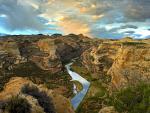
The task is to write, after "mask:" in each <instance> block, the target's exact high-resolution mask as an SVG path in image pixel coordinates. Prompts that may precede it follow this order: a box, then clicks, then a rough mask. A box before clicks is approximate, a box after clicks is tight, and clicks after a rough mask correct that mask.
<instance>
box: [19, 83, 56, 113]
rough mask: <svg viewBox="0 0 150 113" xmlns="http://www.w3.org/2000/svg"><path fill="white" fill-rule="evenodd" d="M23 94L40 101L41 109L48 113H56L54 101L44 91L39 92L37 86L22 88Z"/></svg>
mask: <svg viewBox="0 0 150 113" xmlns="http://www.w3.org/2000/svg"><path fill="white" fill-rule="evenodd" d="M22 92H23V93H25V94H28V95H31V96H33V97H34V98H36V99H37V100H38V103H39V105H40V106H41V107H43V108H44V112H46V113H55V108H54V105H53V103H52V99H51V98H50V97H49V96H48V95H47V94H46V92H44V91H39V89H38V88H37V87H36V86H30V85H25V86H24V87H23V88H22Z"/></svg>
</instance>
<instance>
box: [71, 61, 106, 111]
mask: <svg viewBox="0 0 150 113" xmlns="http://www.w3.org/2000/svg"><path fill="white" fill-rule="evenodd" d="M71 67H72V70H73V71H75V72H77V73H78V74H80V75H81V76H82V77H84V78H85V79H87V80H88V81H89V82H90V83H91V86H90V88H89V91H88V93H87V95H86V96H85V98H84V100H83V101H82V102H81V104H80V106H79V107H78V109H77V110H76V113H98V112H99V110H100V109H101V107H102V105H101V104H102V102H103V99H102V98H101V97H103V96H104V95H105V93H106V90H105V88H104V87H103V86H102V84H101V81H99V80H98V79H94V78H92V76H91V74H90V73H89V72H88V70H87V69H86V68H85V67H84V66H83V65H82V64H81V61H80V60H79V59H78V60H76V62H75V63H74V64H73V65H72V66H71Z"/></svg>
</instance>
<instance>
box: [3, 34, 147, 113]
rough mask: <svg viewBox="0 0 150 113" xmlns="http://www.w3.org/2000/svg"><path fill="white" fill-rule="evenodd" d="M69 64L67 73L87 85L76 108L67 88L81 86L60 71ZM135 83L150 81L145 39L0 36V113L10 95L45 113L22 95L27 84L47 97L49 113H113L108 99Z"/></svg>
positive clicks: (73, 35) (112, 106)
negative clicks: (84, 81) (70, 64)
mask: <svg viewBox="0 0 150 113" xmlns="http://www.w3.org/2000/svg"><path fill="white" fill-rule="evenodd" d="M72 60H73V62H74V63H73V64H72V66H71V69H70V70H71V71H73V72H76V73H78V74H79V75H80V76H82V77H83V78H85V79H86V80H88V81H89V82H90V87H89V89H88V91H87V93H86V94H85V97H84V98H83V100H82V102H81V103H80V104H79V107H78V108H77V109H76V110H74V109H73V106H72V105H71V99H72V98H73V97H74V96H75V95H74V94H73V84H75V85H76V87H77V88H79V86H80V85H81V86H82V84H80V83H79V84H80V85H79V84H77V83H76V82H74V81H71V79H72V78H71V77H70V76H69V74H68V72H67V70H66V68H65V65H66V64H68V63H70V62H72ZM141 82H142V83H143V82H144V83H146V84H149V83H150V39H141V40H139V39H132V38H130V37H126V38H122V39H96V38H90V37H86V36H84V35H82V34H79V35H75V34H69V35H65V36H63V35H60V34H54V35H51V36H48V35H42V34H39V35H14V36H11V35H9V36H1V37H0V90H1V91H0V112H2V113H3V109H2V108H3V107H2V105H3V104H1V103H5V102H7V100H9V98H11V97H12V96H16V95H17V96H19V97H21V98H25V99H26V100H27V101H28V102H29V103H30V105H31V106H32V109H31V111H32V113H49V112H46V111H44V108H42V106H41V105H40V104H39V103H38V99H36V98H34V97H33V96H31V95H28V94H24V93H23V92H22V88H23V87H24V86H26V85H27V84H29V85H31V86H36V87H37V88H38V90H39V92H43V91H44V92H45V93H46V95H48V97H50V98H51V99H52V103H53V107H54V112H55V113H74V112H76V113H98V112H99V113H119V112H120V111H118V109H116V108H115V107H116V106H114V104H108V103H109V102H108V98H109V97H110V96H111V95H113V93H114V92H119V91H121V90H122V89H126V88H127V87H129V86H135V87H136V86H137V85H138V84H139V83H141ZM79 89H80V88H79ZM81 89H82V87H81ZM109 101H110V100H109ZM146 109H148V108H146ZM148 110H149V109H148ZM148 110H147V112H146V113H149V111H148ZM4 112H8V111H5V110H4ZM123 112H126V113H128V112H127V111H123ZM129 113H130V112H129Z"/></svg>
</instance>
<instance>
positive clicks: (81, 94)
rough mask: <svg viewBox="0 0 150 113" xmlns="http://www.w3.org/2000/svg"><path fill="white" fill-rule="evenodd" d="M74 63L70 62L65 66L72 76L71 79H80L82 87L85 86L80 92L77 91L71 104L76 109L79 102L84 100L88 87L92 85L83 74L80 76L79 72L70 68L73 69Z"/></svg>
mask: <svg viewBox="0 0 150 113" xmlns="http://www.w3.org/2000/svg"><path fill="white" fill-rule="evenodd" d="M72 64H73V63H69V64H67V65H66V66H65V67H66V69H67V72H68V73H69V75H70V76H71V78H72V80H71V81H78V82H80V83H81V84H82V87H83V89H82V90H81V91H80V92H78V93H76V95H75V96H74V97H73V98H72V99H71V104H72V106H73V108H74V110H76V109H77V108H78V106H79V104H80V103H81V102H82V100H83V98H84V97H85V95H86V93H87V92H88V89H89V87H90V82H89V81H87V80H86V79H85V78H83V77H82V76H80V75H79V74H78V73H76V72H73V71H71V70H70V69H71V65H72ZM74 92H76V89H74Z"/></svg>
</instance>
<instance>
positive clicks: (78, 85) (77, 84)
mask: <svg viewBox="0 0 150 113" xmlns="http://www.w3.org/2000/svg"><path fill="white" fill-rule="evenodd" d="M73 83H74V84H75V85H76V86H77V91H81V90H82V89H83V87H82V84H81V83H80V82H78V81H73Z"/></svg>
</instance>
